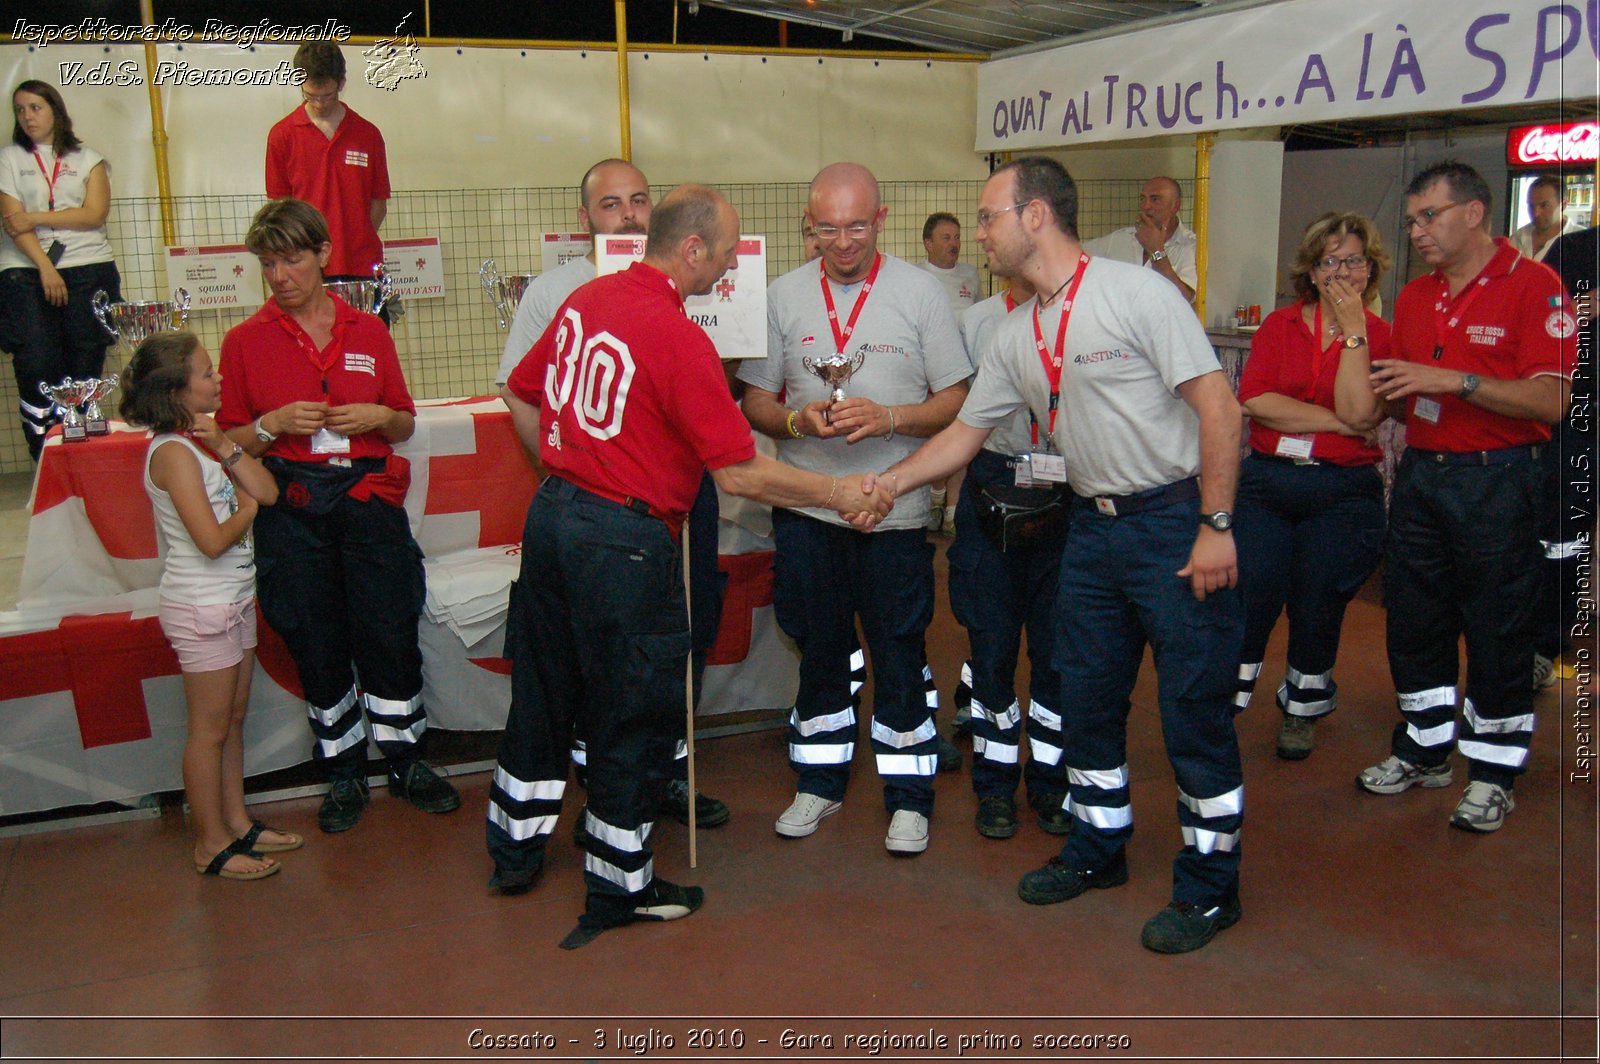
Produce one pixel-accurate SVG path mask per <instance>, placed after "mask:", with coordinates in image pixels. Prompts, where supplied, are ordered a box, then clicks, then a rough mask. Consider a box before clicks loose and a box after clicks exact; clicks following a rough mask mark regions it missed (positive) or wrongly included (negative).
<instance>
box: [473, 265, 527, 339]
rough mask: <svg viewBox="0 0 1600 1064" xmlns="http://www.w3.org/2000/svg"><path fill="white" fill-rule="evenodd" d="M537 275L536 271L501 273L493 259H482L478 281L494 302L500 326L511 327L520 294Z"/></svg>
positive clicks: (520, 300)
mask: <svg viewBox="0 0 1600 1064" xmlns="http://www.w3.org/2000/svg"><path fill="white" fill-rule="evenodd" d="M537 276H539V275H538V274H536V273H501V272H500V270H499V268H498V267H496V266H495V264H494V260H493V259H484V260H483V265H482V266H479V267H478V283H479V284H481V285H483V290H484V291H485V292H487V293H489V301H490V302H491V303H493V304H494V313H495V317H496V319H497V320H498V321H499V322H500V328H502V329H509V328H510V327H511V319H512V317H513V316H515V315H516V313H517V305H518V304H519V303H521V302H522V294H523V293H524V292H526V291H527V290H528V285H530V284H532V283H533V279H534V278H535V277H537Z"/></svg>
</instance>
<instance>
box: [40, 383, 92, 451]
mask: <svg viewBox="0 0 1600 1064" xmlns="http://www.w3.org/2000/svg"><path fill="white" fill-rule="evenodd" d="M97 383H98V382H97V381H75V380H72V379H71V378H69V377H63V378H61V383H60V384H48V383H42V382H41V383H40V385H39V391H40V392H41V393H42V394H44V395H45V396H46V397H48V398H49V400H50V401H51V402H52V403H54V404H55V407H56V409H57V410H59V411H61V438H62V440H63V441H65V442H67V443H77V442H78V441H80V440H86V439H88V438H89V433H88V428H87V426H86V425H85V424H84V421H83V413H82V412H81V411H80V410H79V409H78V407H79V406H80V405H81V404H82V403H83V401H84V400H85V399H86V398H88V396H89V395H90V394H92V393H93V392H94V390H95V385H96V384H97Z"/></svg>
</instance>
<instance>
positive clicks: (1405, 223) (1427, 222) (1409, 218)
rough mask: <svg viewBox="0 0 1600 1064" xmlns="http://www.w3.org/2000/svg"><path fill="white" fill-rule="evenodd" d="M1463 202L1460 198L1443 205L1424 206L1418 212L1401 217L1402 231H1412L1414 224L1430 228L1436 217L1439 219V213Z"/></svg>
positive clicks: (1421, 227)
mask: <svg viewBox="0 0 1600 1064" xmlns="http://www.w3.org/2000/svg"><path fill="white" fill-rule="evenodd" d="M1461 203H1462V201H1459V200H1458V201H1457V202H1455V203H1446V204H1445V205H1444V206H1443V207H1424V208H1423V209H1422V210H1420V211H1418V212H1417V213H1416V214H1408V215H1406V216H1405V217H1404V218H1402V219H1400V231H1401V232H1402V233H1409V232H1411V227H1412V226H1416V227H1418V228H1419V229H1429V228H1431V227H1432V226H1433V223H1434V221H1435V219H1437V218H1438V217H1439V215H1441V214H1443V213H1444V212H1445V211H1447V210H1449V209H1450V208H1452V207H1459V206H1461Z"/></svg>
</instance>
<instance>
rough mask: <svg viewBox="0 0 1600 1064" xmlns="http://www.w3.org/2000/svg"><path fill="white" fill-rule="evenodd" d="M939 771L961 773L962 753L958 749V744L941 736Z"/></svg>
mask: <svg viewBox="0 0 1600 1064" xmlns="http://www.w3.org/2000/svg"><path fill="white" fill-rule="evenodd" d="M939 771H940V772H960V771H961V751H960V750H957V749H956V744H955V743H953V742H951V741H950V740H949V739H946V738H945V737H944V736H942V735H941V736H939Z"/></svg>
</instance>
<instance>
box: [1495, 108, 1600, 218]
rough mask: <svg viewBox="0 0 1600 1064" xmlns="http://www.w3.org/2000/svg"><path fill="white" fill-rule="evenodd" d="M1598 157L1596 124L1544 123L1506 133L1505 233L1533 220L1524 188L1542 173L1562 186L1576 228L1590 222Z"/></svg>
mask: <svg viewBox="0 0 1600 1064" xmlns="http://www.w3.org/2000/svg"><path fill="white" fill-rule="evenodd" d="M1597 155H1600V122H1592V121H1590V122H1566V123H1558V122H1546V123H1543V124H1541V125H1536V126H1515V127H1513V128H1512V129H1511V130H1510V131H1509V132H1508V133H1507V134H1506V164H1507V166H1508V167H1509V168H1510V171H1511V180H1510V183H1509V187H1508V188H1507V190H1506V215H1505V217H1506V230H1505V231H1506V233H1507V234H1508V235H1509V234H1511V233H1514V232H1516V231H1517V230H1518V229H1520V228H1522V227H1523V226H1525V225H1527V224H1528V223H1530V222H1531V221H1533V215H1532V214H1531V213H1530V212H1529V211H1528V186H1530V185H1532V184H1533V182H1534V181H1535V179H1537V178H1539V177H1541V176H1542V175H1544V174H1549V175H1551V176H1552V177H1555V178H1558V179H1559V180H1560V181H1561V183H1562V185H1563V186H1565V188H1566V193H1567V195H1566V203H1567V208H1566V215H1567V219H1568V221H1569V223H1570V222H1571V220H1572V219H1574V218H1576V219H1577V222H1578V227H1579V228H1588V227H1589V226H1591V225H1593V224H1594V214H1593V211H1594V207H1595V186H1594V175H1595V159H1596V157H1597Z"/></svg>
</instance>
